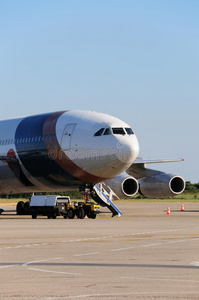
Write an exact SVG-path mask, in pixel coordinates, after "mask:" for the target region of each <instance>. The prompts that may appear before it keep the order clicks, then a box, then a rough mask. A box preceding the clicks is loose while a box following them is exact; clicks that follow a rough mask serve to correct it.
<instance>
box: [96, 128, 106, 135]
mask: <svg viewBox="0 0 199 300" xmlns="http://www.w3.org/2000/svg"><path fill="white" fill-rule="evenodd" d="M103 132H104V128H101V129H100V130H98V131H97V132H96V133H95V134H94V136H101V135H102V133H103Z"/></svg>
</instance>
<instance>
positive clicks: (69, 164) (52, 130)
mask: <svg viewBox="0 0 199 300" xmlns="http://www.w3.org/2000/svg"><path fill="white" fill-rule="evenodd" d="M65 112H66V111H62V112H56V113H54V114H52V115H51V116H49V117H48V119H47V120H46V122H45V124H44V127H43V135H44V136H49V135H51V136H54V139H52V140H51V141H45V145H46V148H47V150H48V152H49V156H50V157H51V159H53V160H54V161H56V163H57V164H58V165H59V166H60V167H61V168H62V169H64V170H65V171H67V172H68V173H70V174H71V175H73V176H74V177H76V178H78V179H81V180H82V181H84V182H88V183H98V182H102V181H105V180H107V178H102V177H98V176H95V175H92V174H90V173H88V172H86V171H84V170H82V169H81V168H80V167H78V166H77V165H76V164H75V163H74V162H73V161H71V160H70V159H69V157H68V156H67V155H66V154H65V152H64V151H63V150H62V149H61V147H60V145H59V142H58V140H57V135H56V124H57V120H58V119H59V117H60V116H61V115H62V114H63V113H65ZM66 125H67V124H66ZM63 129H64V128H63Z"/></svg>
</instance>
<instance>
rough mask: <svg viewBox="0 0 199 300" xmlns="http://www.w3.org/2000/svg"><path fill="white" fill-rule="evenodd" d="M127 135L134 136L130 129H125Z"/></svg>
mask: <svg viewBox="0 0 199 300" xmlns="http://www.w3.org/2000/svg"><path fill="white" fill-rule="evenodd" d="M125 130H126V133H127V134H134V132H133V130H132V129H131V128H125Z"/></svg>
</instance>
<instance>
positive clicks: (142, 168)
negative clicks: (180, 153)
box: [126, 157, 184, 179]
mask: <svg viewBox="0 0 199 300" xmlns="http://www.w3.org/2000/svg"><path fill="white" fill-rule="evenodd" d="M181 161H184V159H183V158H179V159H161V160H160V159H155V160H152V159H149V160H145V159H142V158H140V157H139V158H137V159H136V160H135V161H134V163H133V164H132V165H131V166H130V167H129V168H128V169H127V170H126V173H128V174H129V175H131V176H133V177H135V178H136V179H141V178H143V177H146V176H155V175H158V174H160V173H162V172H161V171H157V170H152V169H148V168H146V165H147V164H160V163H169V162H181Z"/></svg>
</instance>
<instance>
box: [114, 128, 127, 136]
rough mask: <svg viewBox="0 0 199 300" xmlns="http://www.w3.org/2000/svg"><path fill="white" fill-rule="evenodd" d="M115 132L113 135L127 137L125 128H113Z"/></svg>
mask: <svg viewBox="0 0 199 300" xmlns="http://www.w3.org/2000/svg"><path fill="white" fill-rule="evenodd" d="M112 130H113V134H122V135H125V131H124V128H122V127H121V128H120V127H115V128H112Z"/></svg>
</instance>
